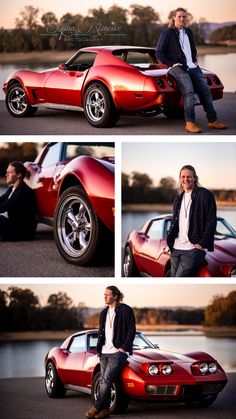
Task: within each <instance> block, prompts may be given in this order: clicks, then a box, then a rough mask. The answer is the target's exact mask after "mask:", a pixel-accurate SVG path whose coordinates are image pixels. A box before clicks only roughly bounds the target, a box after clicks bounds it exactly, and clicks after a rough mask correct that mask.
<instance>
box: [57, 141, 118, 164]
mask: <svg viewBox="0 0 236 419" xmlns="http://www.w3.org/2000/svg"><path fill="white" fill-rule="evenodd" d="M114 155H115V147H114V145H113V143H101V144H94V143H65V151H64V156H65V160H72V159H74V158H75V157H78V156H90V157H94V158H99V159H108V157H114Z"/></svg>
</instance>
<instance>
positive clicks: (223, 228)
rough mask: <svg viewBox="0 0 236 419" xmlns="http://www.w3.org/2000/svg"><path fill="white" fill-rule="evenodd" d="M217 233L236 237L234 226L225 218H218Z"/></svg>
mask: <svg viewBox="0 0 236 419" xmlns="http://www.w3.org/2000/svg"><path fill="white" fill-rule="evenodd" d="M216 235H221V236H229V237H232V236H233V237H236V232H235V230H234V228H233V227H232V226H231V225H229V223H227V222H226V221H225V220H219V219H218V220H217V225H216Z"/></svg>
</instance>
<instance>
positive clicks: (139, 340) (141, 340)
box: [133, 333, 156, 350]
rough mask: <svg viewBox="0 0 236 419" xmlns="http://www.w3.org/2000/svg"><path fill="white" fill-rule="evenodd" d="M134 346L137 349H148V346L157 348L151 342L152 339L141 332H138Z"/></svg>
mask: <svg viewBox="0 0 236 419" xmlns="http://www.w3.org/2000/svg"><path fill="white" fill-rule="evenodd" d="M133 348H134V349H135V350H137V349H147V348H148V349H155V348H156V347H155V346H154V345H153V344H152V343H151V342H150V340H148V339H147V338H146V337H145V336H143V335H142V334H141V333H137V334H136V336H135V338H134V342H133Z"/></svg>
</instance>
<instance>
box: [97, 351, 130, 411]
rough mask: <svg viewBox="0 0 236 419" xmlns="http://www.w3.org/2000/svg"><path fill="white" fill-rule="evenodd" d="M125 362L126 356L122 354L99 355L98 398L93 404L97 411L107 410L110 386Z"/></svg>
mask: <svg viewBox="0 0 236 419" xmlns="http://www.w3.org/2000/svg"><path fill="white" fill-rule="evenodd" d="M126 360H127V354H126V353H123V352H116V353H114V354H102V355H101V359H100V365H101V384H100V389H99V394H98V398H97V400H96V402H95V407H96V408H97V410H99V411H102V410H104V409H109V407H110V403H111V388H112V384H113V383H114V381H115V379H116V378H117V377H118V375H119V374H120V372H121V371H122V368H123V366H124V364H125V362H126Z"/></svg>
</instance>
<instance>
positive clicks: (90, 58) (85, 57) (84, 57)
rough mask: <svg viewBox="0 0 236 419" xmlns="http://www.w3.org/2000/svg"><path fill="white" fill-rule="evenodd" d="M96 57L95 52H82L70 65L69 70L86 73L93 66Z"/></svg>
mask: <svg viewBox="0 0 236 419" xmlns="http://www.w3.org/2000/svg"><path fill="white" fill-rule="evenodd" d="M96 55H97V54H96V53H95V52H81V53H80V54H79V55H77V56H76V57H75V59H74V60H73V61H72V62H70V63H69V66H68V68H69V69H70V70H75V71H85V70H87V69H88V68H90V67H92V66H93V63H94V61H95V58H96Z"/></svg>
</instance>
